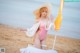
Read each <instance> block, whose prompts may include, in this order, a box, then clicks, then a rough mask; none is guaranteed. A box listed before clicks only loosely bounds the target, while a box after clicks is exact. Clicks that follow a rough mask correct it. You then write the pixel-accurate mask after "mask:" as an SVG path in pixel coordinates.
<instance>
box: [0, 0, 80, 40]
mask: <svg viewBox="0 0 80 53" xmlns="http://www.w3.org/2000/svg"><path fill="white" fill-rule="evenodd" d="M46 2H50V3H51V4H52V15H53V16H54V20H55V19H56V16H57V14H58V8H59V5H60V0H0V24H5V25H9V26H13V27H17V28H24V29H26V28H30V27H31V26H32V25H33V24H34V21H35V16H34V14H33V11H34V10H36V9H37V8H38V7H39V6H41V5H42V4H44V3H46ZM79 5H80V2H64V8H63V21H62V25H61V29H60V30H59V31H57V32H55V31H54V30H50V31H49V32H48V34H52V35H59V36H65V37H71V38H76V39H80V6H79Z"/></svg>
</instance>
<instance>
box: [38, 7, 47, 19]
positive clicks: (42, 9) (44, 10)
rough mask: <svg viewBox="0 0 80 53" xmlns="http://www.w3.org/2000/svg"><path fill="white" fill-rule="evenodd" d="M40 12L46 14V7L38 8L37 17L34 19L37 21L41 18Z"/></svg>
mask: <svg viewBox="0 0 80 53" xmlns="http://www.w3.org/2000/svg"><path fill="white" fill-rule="evenodd" d="M42 12H47V13H48V8H47V7H42V8H40V10H39V13H38V17H36V19H39V18H40V17H41V13H42ZM46 17H47V16H46Z"/></svg>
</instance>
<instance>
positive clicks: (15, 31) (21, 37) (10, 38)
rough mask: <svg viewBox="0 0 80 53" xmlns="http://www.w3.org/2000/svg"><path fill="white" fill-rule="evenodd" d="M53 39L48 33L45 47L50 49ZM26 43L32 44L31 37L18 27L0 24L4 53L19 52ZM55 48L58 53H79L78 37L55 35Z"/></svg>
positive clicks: (0, 46)
mask: <svg viewBox="0 0 80 53" xmlns="http://www.w3.org/2000/svg"><path fill="white" fill-rule="evenodd" d="M53 35H54V34H53ZM53 40H54V36H51V35H49V34H48V37H47V40H46V44H47V49H52V44H53V43H52V42H53ZM28 44H33V38H29V37H27V36H26V34H25V33H24V32H23V31H21V30H20V28H14V27H9V26H7V25H2V24H1V25H0V48H5V52H6V53H20V48H24V47H27V46H28ZM55 50H57V51H58V52H59V53H80V39H73V38H67V37H61V36H57V41H56V45H55Z"/></svg>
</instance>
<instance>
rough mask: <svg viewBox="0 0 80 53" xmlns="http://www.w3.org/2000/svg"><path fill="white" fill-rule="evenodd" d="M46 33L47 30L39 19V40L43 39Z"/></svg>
mask: <svg viewBox="0 0 80 53" xmlns="http://www.w3.org/2000/svg"><path fill="white" fill-rule="evenodd" d="M46 35H47V30H46V29H45V23H43V22H42V21H40V28H39V38H40V40H41V41H42V40H44V39H45V38H46Z"/></svg>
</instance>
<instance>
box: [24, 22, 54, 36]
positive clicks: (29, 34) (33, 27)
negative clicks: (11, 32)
mask: <svg viewBox="0 0 80 53" xmlns="http://www.w3.org/2000/svg"><path fill="white" fill-rule="evenodd" d="M39 26H40V22H38V23H36V24H34V25H33V26H32V27H31V28H30V29H28V30H27V31H26V35H27V36H28V37H33V36H34V34H35V33H36V31H37V30H38V28H39ZM52 26H53V23H50V24H49V27H48V28H46V30H50V29H51V27H52Z"/></svg>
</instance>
